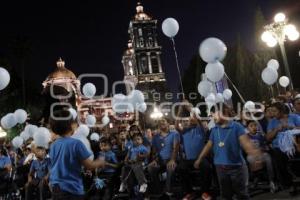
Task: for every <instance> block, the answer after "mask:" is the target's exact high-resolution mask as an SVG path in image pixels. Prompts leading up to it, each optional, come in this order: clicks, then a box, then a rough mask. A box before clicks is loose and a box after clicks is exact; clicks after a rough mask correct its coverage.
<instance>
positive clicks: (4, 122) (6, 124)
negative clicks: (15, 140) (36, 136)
mask: <svg viewBox="0 0 300 200" xmlns="http://www.w3.org/2000/svg"><path fill="white" fill-rule="evenodd" d="M16 124H17V120H16V118H15V115H14V114H13V113H8V114H7V115H5V116H4V117H2V119H1V126H2V127H3V128H4V129H10V128H12V127H14V126H15V125H16Z"/></svg>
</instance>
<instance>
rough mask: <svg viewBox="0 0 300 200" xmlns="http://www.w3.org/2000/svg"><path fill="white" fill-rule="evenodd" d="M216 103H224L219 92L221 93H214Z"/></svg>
mask: <svg viewBox="0 0 300 200" xmlns="http://www.w3.org/2000/svg"><path fill="white" fill-rule="evenodd" d="M216 103H224V97H223V94H221V93H217V94H216Z"/></svg>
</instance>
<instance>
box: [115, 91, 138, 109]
mask: <svg viewBox="0 0 300 200" xmlns="http://www.w3.org/2000/svg"><path fill="white" fill-rule="evenodd" d="M112 109H113V111H114V112H116V113H125V112H129V113H132V112H134V108H133V105H132V103H131V102H129V99H128V98H127V96H125V95H123V94H115V95H114V96H113V98H112Z"/></svg>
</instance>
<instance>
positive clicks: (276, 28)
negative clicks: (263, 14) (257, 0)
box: [261, 13, 300, 90]
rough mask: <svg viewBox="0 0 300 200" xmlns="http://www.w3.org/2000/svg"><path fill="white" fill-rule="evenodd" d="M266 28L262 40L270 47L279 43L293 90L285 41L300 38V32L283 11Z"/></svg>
mask: <svg viewBox="0 0 300 200" xmlns="http://www.w3.org/2000/svg"><path fill="white" fill-rule="evenodd" d="M264 29H265V31H264V32H263V34H262V35H261V39H262V41H264V42H265V43H266V44H267V45H268V46H269V47H275V46H276V45H277V43H278V44H279V47H280V50H281V54H282V58H283V64H284V70H285V73H286V75H287V76H288V77H289V79H290V83H291V84H290V87H291V89H292V90H293V89H294V87H293V81H292V77H291V73H290V69H289V64H288V60H287V57H286V51H285V47H284V42H285V41H286V39H287V38H288V39H289V40H291V41H295V40H297V39H298V38H299V36H300V34H299V32H298V31H297V28H296V27H295V26H294V25H292V24H288V21H287V19H286V17H285V15H284V14H283V13H278V14H276V15H275V17H274V22H273V23H271V24H269V25H266V26H265V27H264Z"/></svg>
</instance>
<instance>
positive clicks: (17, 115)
mask: <svg viewBox="0 0 300 200" xmlns="http://www.w3.org/2000/svg"><path fill="white" fill-rule="evenodd" d="M26 120H27V112H26V111H25V110H23V109H18V110H16V111H15V112H14V113H8V114H7V115H5V116H4V117H2V118H1V126H2V128H4V129H10V128H13V127H14V126H15V125H17V124H18V123H19V124H23V123H24V122H25V121H26Z"/></svg>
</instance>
